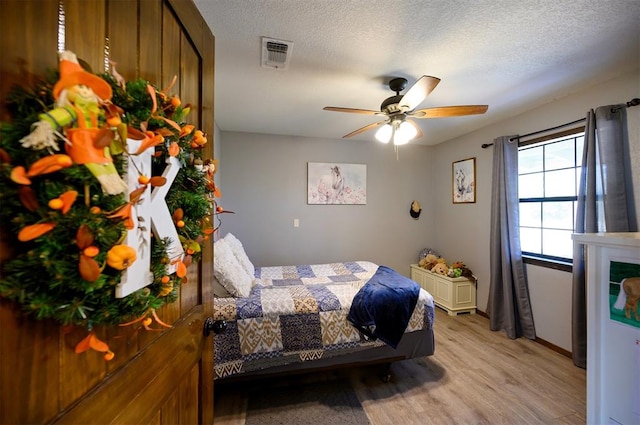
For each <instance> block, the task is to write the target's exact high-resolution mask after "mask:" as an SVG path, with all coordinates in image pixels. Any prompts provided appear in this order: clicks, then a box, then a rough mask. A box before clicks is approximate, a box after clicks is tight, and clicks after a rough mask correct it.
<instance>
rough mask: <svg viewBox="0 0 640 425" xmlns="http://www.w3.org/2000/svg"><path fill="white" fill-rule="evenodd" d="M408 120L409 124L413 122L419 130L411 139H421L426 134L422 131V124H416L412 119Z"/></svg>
mask: <svg viewBox="0 0 640 425" xmlns="http://www.w3.org/2000/svg"><path fill="white" fill-rule="evenodd" d="M407 122H408V123H409V124H411V125H412V126H413V127H414V128H415V129H416V131H417V133H416V135H415V136H413V139H411V140H416V139H420V138H421V137H422V136H424V134H423V133H422V129H421V128H420V126H419V125H418V124H416V123H415V122H413V121H411V120H407Z"/></svg>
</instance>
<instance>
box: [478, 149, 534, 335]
mask: <svg viewBox="0 0 640 425" xmlns="http://www.w3.org/2000/svg"><path fill="white" fill-rule="evenodd" d="M493 149H494V150H493V186H492V188H491V241H490V250H491V251H490V256H491V265H490V266H491V278H490V283H489V302H488V304H487V313H488V315H489V319H490V327H491V330H493V331H497V330H504V331H505V332H506V334H507V336H508V337H509V338H518V337H520V336H525V337H527V338H530V339H535V337H536V331H535V327H534V324H533V314H532V312H531V302H530V300H529V287H528V285H527V278H526V275H525V271H524V265H523V263H522V251H521V249H520V218H519V207H518V204H519V202H518V144H517V143H516V142H511V143H510V142H509V137H499V138H497V139H495V140H494V141H493Z"/></svg>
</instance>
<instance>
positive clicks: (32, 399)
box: [0, 300, 60, 424]
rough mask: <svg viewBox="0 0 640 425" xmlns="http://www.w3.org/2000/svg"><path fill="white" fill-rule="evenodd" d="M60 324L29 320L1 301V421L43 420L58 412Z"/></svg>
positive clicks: (29, 421)
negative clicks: (56, 390) (52, 392)
mask: <svg viewBox="0 0 640 425" xmlns="http://www.w3.org/2000/svg"><path fill="white" fill-rule="evenodd" d="M58 332H59V327H58V326H56V325H55V324H54V323H51V322H47V321H33V320H25V319H23V318H22V317H21V315H20V313H19V312H18V311H17V309H16V308H15V306H14V305H12V304H10V303H8V302H6V301H4V300H2V301H0V341H1V345H0V378H1V379H0V423H3V424H18V423H42V422H44V421H46V420H47V419H49V418H50V417H51V416H53V415H55V414H56V413H57V412H58V399H57V397H55V395H54V396H53V397H52V396H51V394H50V390H49V388H51V387H54V388H55V387H56V386H57V384H58V382H59V381H60V374H59V368H58V366H59V364H60V358H59V341H58Z"/></svg>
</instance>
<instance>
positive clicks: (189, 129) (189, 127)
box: [180, 124, 196, 137]
mask: <svg viewBox="0 0 640 425" xmlns="http://www.w3.org/2000/svg"><path fill="white" fill-rule="evenodd" d="M194 128H196V127H195V126H193V125H191V124H187V125H185V126H184V127H182V130H181V131H180V137H184V136H187V135H189V134H191V132H192V131H193V129H194Z"/></svg>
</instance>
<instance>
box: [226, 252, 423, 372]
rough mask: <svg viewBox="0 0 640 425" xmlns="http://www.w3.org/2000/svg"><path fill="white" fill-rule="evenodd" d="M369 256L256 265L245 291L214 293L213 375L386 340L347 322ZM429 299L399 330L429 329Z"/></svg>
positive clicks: (370, 270)
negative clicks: (221, 324)
mask: <svg viewBox="0 0 640 425" xmlns="http://www.w3.org/2000/svg"><path fill="white" fill-rule="evenodd" d="M377 270H378V265H376V264H374V263H371V262H367V261H355V262H341V263H331V264H319V265H300V266H276V267H262V268H256V274H255V276H256V279H255V282H254V286H253V288H252V289H251V293H250V294H249V296H248V297H246V298H216V299H215V304H214V320H224V321H226V322H227V327H226V330H225V331H224V332H223V333H220V334H216V335H215V336H214V338H215V378H216V379H217V378H223V377H227V376H231V375H234V374H240V373H244V372H250V371H253V370H259V369H264V368H268V367H272V366H279V365H284V364H291V363H294V362H304V361H309V360H315V359H320V358H326V357H333V356H338V355H341V354H346V353H351V352H354V351H359V350H363V349H367V348H371V347H376V346H381V345H384V343H383V342H381V341H379V340H375V341H372V340H371V339H369V338H367V337H366V336H364V335H363V334H361V333H360V332H359V331H358V330H357V329H356V328H355V327H354V326H353V325H352V324H351V323H349V322H348V321H347V315H348V313H349V309H350V307H351V303H352V300H353V298H354V296H355V295H356V293H358V291H359V290H360V288H362V287H363V286H364V285H365V283H366V282H367V281H368V280H369V279H370V278H371V277H372V276H373V275H374V274H375V273H376V271H377ZM433 318H434V306H433V298H432V297H431V295H430V294H429V293H428V292H426V291H424V290H420V296H419V298H418V302H417V303H416V306H415V309H414V310H413V313H412V315H411V318H410V320H409V323H408V325H407V327H406V330H405V333H407V332H416V331H420V330H423V329H431V327H432V324H433Z"/></svg>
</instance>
